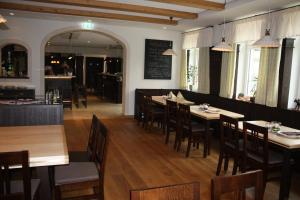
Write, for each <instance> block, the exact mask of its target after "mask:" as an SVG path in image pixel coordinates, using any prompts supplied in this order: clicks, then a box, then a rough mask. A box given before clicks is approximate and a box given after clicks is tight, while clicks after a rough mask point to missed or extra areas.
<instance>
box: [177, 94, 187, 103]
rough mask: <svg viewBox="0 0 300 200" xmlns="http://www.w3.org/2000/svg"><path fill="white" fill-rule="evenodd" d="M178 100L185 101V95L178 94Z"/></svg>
mask: <svg viewBox="0 0 300 200" xmlns="http://www.w3.org/2000/svg"><path fill="white" fill-rule="evenodd" d="M177 99H179V100H181V101H185V98H184V97H183V95H182V94H181V92H178V94H177Z"/></svg>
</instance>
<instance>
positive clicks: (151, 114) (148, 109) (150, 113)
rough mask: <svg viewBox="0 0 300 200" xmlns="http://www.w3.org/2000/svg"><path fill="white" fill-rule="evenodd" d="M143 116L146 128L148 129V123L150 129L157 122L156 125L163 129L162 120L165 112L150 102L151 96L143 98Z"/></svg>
mask: <svg viewBox="0 0 300 200" xmlns="http://www.w3.org/2000/svg"><path fill="white" fill-rule="evenodd" d="M145 114H146V122H145V123H146V128H149V126H148V125H149V122H150V128H152V127H153V124H154V122H157V123H158V125H159V124H160V125H162V128H163V129H164V126H165V124H164V121H165V120H164V119H165V112H164V109H161V108H159V107H158V106H157V105H155V104H154V103H153V101H152V98H151V96H145Z"/></svg>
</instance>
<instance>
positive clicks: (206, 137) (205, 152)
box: [203, 120, 210, 158]
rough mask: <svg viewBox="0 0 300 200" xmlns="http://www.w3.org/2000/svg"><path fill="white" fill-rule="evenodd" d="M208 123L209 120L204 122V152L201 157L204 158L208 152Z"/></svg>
mask: <svg viewBox="0 0 300 200" xmlns="http://www.w3.org/2000/svg"><path fill="white" fill-rule="evenodd" d="M209 127H210V123H209V120H206V122H205V141H204V153H203V157H204V158H206V156H207V155H209V153H210V132H209Z"/></svg>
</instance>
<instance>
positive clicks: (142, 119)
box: [137, 96, 146, 127]
mask: <svg viewBox="0 0 300 200" xmlns="http://www.w3.org/2000/svg"><path fill="white" fill-rule="evenodd" d="M140 101H141V102H140V103H139V105H138V114H137V121H138V125H140V123H142V126H143V127H144V126H145V123H146V100H145V96H143V98H141V100H140Z"/></svg>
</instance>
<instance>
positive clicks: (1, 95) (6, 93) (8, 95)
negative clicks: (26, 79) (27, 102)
mask: <svg viewBox="0 0 300 200" xmlns="http://www.w3.org/2000/svg"><path fill="white" fill-rule="evenodd" d="M0 99H35V90H34V89H0Z"/></svg>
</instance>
